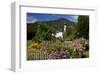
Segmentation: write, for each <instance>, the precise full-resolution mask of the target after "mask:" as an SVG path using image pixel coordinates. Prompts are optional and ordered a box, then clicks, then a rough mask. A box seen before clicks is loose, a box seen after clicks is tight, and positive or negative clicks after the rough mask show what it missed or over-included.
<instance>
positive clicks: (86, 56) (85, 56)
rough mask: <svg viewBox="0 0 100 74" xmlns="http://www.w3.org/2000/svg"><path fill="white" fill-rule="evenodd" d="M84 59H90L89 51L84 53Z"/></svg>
mask: <svg viewBox="0 0 100 74" xmlns="http://www.w3.org/2000/svg"><path fill="white" fill-rule="evenodd" d="M82 57H83V58H89V50H88V51H84V52H83V54H82Z"/></svg>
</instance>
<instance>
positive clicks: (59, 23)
mask: <svg viewBox="0 0 100 74" xmlns="http://www.w3.org/2000/svg"><path fill="white" fill-rule="evenodd" d="M38 23H43V24H47V25H48V26H50V27H52V28H53V29H56V31H63V27H64V24H66V25H67V26H71V25H74V24H75V22H72V21H69V20H68V19H65V18H59V19H56V20H50V21H42V22H35V23H28V26H30V25H38Z"/></svg>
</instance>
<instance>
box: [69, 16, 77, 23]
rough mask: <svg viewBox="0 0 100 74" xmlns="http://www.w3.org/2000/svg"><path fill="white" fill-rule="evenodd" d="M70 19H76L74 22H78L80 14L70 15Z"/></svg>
mask: <svg viewBox="0 0 100 74" xmlns="http://www.w3.org/2000/svg"><path fill="white" fill-rule="evenodd" d="M70 20H71V21H74V22H78V16H77V15H75V16H70Z"/></svg>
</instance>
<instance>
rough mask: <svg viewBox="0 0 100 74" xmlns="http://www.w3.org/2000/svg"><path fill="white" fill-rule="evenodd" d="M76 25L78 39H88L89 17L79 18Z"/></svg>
mask: <svg viewBox="0 0 100 74" xmlns="http://www.w3.org/2000/svg"><path fill="white" fill-rule="evenodd" d="M77 24H78V25H77V31H78V34H77V35H78V37H84V38H89V16H79V17H78V23H77Z"/></svg>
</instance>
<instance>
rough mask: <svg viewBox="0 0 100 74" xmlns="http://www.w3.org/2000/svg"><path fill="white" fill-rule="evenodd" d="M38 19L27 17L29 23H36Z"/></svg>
mask: <svg viewBox="0 0 100 74" xmlns="http://www.w3.org/2000/svg"><path fill="white" fill-rule="evenodd" d="M36 21H37V19H36V18H35V17H33V16H27V23H35V22H36Z"/></svg>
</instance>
